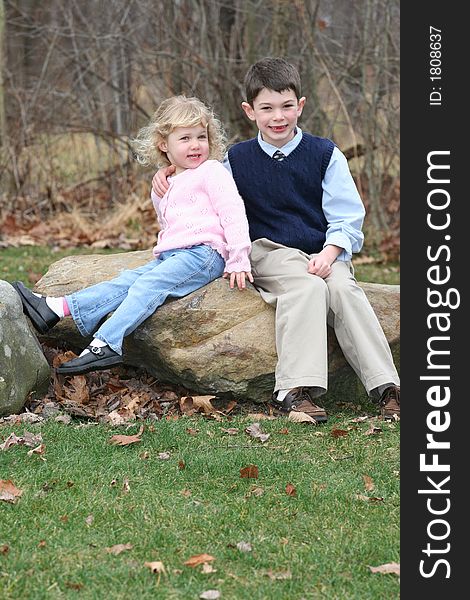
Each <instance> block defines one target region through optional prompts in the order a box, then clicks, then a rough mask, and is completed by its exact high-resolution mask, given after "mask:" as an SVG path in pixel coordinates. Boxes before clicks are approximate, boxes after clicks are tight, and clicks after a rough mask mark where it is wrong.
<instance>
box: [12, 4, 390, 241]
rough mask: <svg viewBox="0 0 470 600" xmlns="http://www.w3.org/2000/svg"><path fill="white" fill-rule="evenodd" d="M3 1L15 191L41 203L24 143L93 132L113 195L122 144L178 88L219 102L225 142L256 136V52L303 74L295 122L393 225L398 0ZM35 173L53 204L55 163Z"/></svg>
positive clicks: (126, 169)
mask: <svg viewBox="0 0 470 600" xmlns="http://www.w3.org/2000/svg"><path fill="white" fill-rule="evenodd" d="M3 5H4V11H3V13H0V15H2V14H3V20H2V18H1V17H0V32H1V31H2V29H1V25H2V23H4V30H5V47H6V50H7V56H6V60H5V57H4V59H3V60H4V65H3V67H4V68H3V74H4V80H3V88H2V86H1V85H0V119H2V116H1V115H2V114H3V115H5V116H6V119H5V118H3V121H2V120H0V125H1V123H3V125H1V127H2V129H1V130H0V131H1V132H2V140H3V139H6V129H7V126H6V122H8V128H10V129H11V130H14V131H15V136H14V139H11V138H10V139H9V143H8V170H9V172H10V175H11V177H10V179H8V178H5V177H2V186H5V185H6V183H5V182H7V181H10V184H9V186H10V190H9V192H10V194H12V193H13V194H29V195H30V196H31V197H36V198H37V199H38V200H40V198H44V190H43V189H42V188H41V189H40V188H39V187H38V185H37V181H39V179H38V178H34V177H33V176H32V173H33V170H32V163H31V161H30V154H31V153H28V151H27V150H28V148H30V147H31V144H33V143H34V144H38V143H41V144H45V143H49V141H50V140H51V139H52V138H51V136H55V135H62V136H63V135H64V134H67V133H68V134H77V133H80V132H82V133H86V134H87V135H90V134H91V135H92V136H93V138H94V139H95V140H96V147H97V148H98V147H99V149H100V150H99V155H103V150H102V148H103V146H102V145H101V144H102V142H103V141H104V142H105V143H106V145H107V147H109V149H110V150H109V152H110V155H112V156H113V157H114V158H113V161H114V164H115V165H116V168H117V171H114V172H107V182H108V185H109V188H110V193H111V195H112V196H114V197H119V195H120V194H123V193H125V189H126V188H125V187H123V186H122V185H121V183H122V179H123V178H126V177H128V176H129V174H130V173H131V172H132V166H131V160H130V158H131V156H130V153H129V152H128V142H129V138H130V137H132V136H133V135H135V133H136V132H137V130H138V128H139V127H140V126H141V125H142V124H144V123H145V122H146V121H147V119H148V118H149V115H150V114H151V112H152V111H153V110H154V108H155V106H156V105H157V104H158V102H160V101H161V100H162V99H163V98H164V97H166V96H169V95H172V94H178V93H185V94H188V95H197V96H199V97H200V98H201V99H203V100H204V101H206V102H207V103H209V104H211V105H212V106H214V108H215V110H216V112H217V113H218V115H219V117H220V118H221V120H222V121H223V122H224V124H225V126H226V128H227V132H228V134H229V139H230V141H231V142H233V141H237V140H239V139H245V138H247V137H249V136H252V135H254V134H255V131H254V129H253V125H252V123H251V122H249V121H248V120H247V119H246V118H245V116H244V114H243V113H242V111H241V109H240V103H241V101H242V100H243V99H244V98H243V86H242V81H243V77H244V74H245V72H246V70H247V68H248V66H249V65H250V64H251V63H252V62H254V61H255V60H258V59H259V58H262V57H264V56H268V55H277V56H280V55H281V56H284V57H286V58H287V59H288V60H291V61H292V62H294V63H295V64H296V65H297V66H298V68H299V71H300V73H301V77H302V82H303V93H304V94H305V95H306V96H307V99H308V102H307V104H306V107H305V110H304V113H303V115H302V120H301V126H302V127H304V128H305V129H306V130H309V131H311V132H312V133H315V134H317V135H323V136H328V137H331V138H332V139H333V140H334V141H335V142H336V143H337V144H338V145H339V146H340V147H341V149H343V150H345V151H346V153H347V155H348V156H349V157H351V159H352V162H351V166H352V168H353V170H354V172H355V176H356V180H357V182H358V185H359V188H360V191H362V192H363V194H364V195H365V197H366V200H367V202H368V204H369V215H370V217H368V218H370V221H371V223H373V225H374V226H375V227H376V228H378V229H380V230H381V231H386V230H387V228H388V227H389V225H390V221H389V215H388V213H387V210H386V207H387V202H388V201H389V199H390V196H391V193H392V190H393V189H394V185H395V184H396V183H397V182H398V178H399V171H398V149H399V147H398V144H399V135H398V111H399V104H398V98H399V95H398V81H399V79H398V69H399V46H398V28H399V1H398V0H358V1H357V2H354V3H351V2H350V1H349V0H329V1H328V2H327V1H325V0H293V1H288V0H273V1H272V2H268V1H267V0H232V1H231V2H227V0H175V1H172V2H170V1H168V0H109V1H108V2H106V3H102V2H97V1H96V0H44V1H43V2H41V3H37V2H34V0H3V2H0V7H2V8H3ZM0 10H1V9H0ZM0 39H1V35H0ZM1 56H2V54H1V53H0V58H1ZM3 56H4V55H3ZM0 63H1V61H0ZM0 82H1V80H0ZM2 89H3V97H4V102H3V105H4V108H3V112H2V108H1V107H2V101H1V98H2V95H1V90H2ZM116 157H118V160H117V163H116ZM41 167H42V168H43V169H46V168H47V169H49V171H48V173H49V175H48V177H49V181H48V183H47V185H46V186H45V188H44V189H46V190H47V189H48V190H49V191H48V192H47V194H48V196H47V197H48V198H49V200H50V203H51V204H52V205H53V204H54V198H55V196H56V193H57V190H59V189H60V188H61V186H63V185H64V183H61V181H60V177H59V176H58V175H54V173H55V172H57V168H56V166H54V164H53V160H52V158H51V159H50V161H49V163H48V162H47V161H43V164H42V165H41ZM113 173H114V174H113ZM41 190H42V191H41ZM120 190H121V191H120ZM110 197H111V196H110Z"/></svg>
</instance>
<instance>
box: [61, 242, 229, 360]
mask: <svg viewBox="0 0 470 600" xmlns="http://www.w3.org/2000/svg"><path fill="white" fill-rule="evenodd" d="M224 269H225V261H224V259H223V258H222V256H221V255H220V254H219V253H218V252H217V250H214V249H213V248H211V247H210V246H205V245H201V246H191V247H190V248H179V249H176V250H168V251H166V252H162V253H161V254H160V256H159V257H158V258H156V259H154V260H152V261H151V262H149V263H147V264H145V265H142V266H141V267H138V268H136V269H127V270H125V271H123V272H122V273H121V274H120V275H118V276H117V277H115V278H114V279H111V280H110V281H102V282H101V283H97V284H95V285H92V286H90V287H87V288H85V289H83V290H80V291H78V292H75V293H73V294H70V295H67V296H65V298H66V300H67V303H68V305H69V309H70V313H71V315H72V318H73V320H74V321H75V324H76V325H77V327H78V330H79V331H80V333H81V334H82V335H84V336H88V335H91V334H93V336H94V337H95V338H98V339H100V340H102V341H103V342H106V344H108V346H110V347H111V348H112V349H113V350H114V351H115V352H117V353H118V354H122V343H123V339H124V337H125V336H126V335H129V333H131V332H132V331H134V329H136V328H137V327H138V326H139V325H140V324H141V323H142V322H143V321H145V319H147V318H148V317H149V316H150V315H151V314H153V313H154V312H155V310H156V309H157V308H158V307H159V306H161V305H162V304H163V303H164V302H165V300H166V299H167V298H181V297H183V296H186V295H187V294H190V293H191V292H194V291H195V290H197V289H199V288H201V287H202V286H204V285H206V284H208V283H209V282H211V281H213V280H214V279H217V277H220V276H221V275H222V273H223V272H224ZM112 311H114V312H113V314H112V315H111V316H110V317H109V319H107V320H106V321H105V322H104V323H103V324H102V325H101V326H100V327H99V329H98V330H97V331H96V332H95V330H96V328H97V327H98V326H99V324H100V322H101V321H102V319H104V318H105V317H106V315H108V314H109V313H110V312H112Z"/></svg>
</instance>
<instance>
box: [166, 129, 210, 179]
mask: <svg viewBox="0 0 470 600" xmlns="http://www.w3.org/2000/svg"><path fill="white" fill-rule="evenodd" d="M158 147H159V148H160V150H161V151H162V152H165V153H166V155H167V157H168V160H169V161H170V162H171V164H172V165H174V166H175V167H176V173H175V174H176V175H178V173H181V172H182V171H184V170H186V169H195V168H196V167H199V165H202V163H203V162H204V161H206V160H207V159H208V158H209V139H208V137H207V129H206V127H204V126H203V125H202V124H201V125H196V126H195V127H176V129H173V131H172V132H171V133H170V134H169V136H168V138H167V139H166V140H165V141H163V142H160V143H159V144H158Z"/></svg>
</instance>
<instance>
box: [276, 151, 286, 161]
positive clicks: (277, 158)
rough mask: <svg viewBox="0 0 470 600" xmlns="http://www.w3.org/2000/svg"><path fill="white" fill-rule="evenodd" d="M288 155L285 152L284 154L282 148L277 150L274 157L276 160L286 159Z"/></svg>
mask: <svg viewBox="0 0 470 600" xmlns="http://www.w3.org/2000/svg"><path fill="white" fill-rule="evenodd" d="M285 157H286V155H285V154H283V153H282V152H281V151H280V150H276V152H275V153H274V154H273V158H274V160H279V161H280V160H284V159H285Z"/></svg>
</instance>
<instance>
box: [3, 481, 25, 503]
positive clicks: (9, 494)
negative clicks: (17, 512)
mask: <svg viewBox="0 0 470 600" xmlns="http://www.w3.org/2000/svg"><path fill="white" fill-rule="evenodd" d="M22 493H23V490H20V489H19V488H17V487H16V485H15V484H14V483H13V481H12V480H11V479H0V500H3V501H4V502H10V503H11V504H15V502H16V501H17V500H18V498H19V497H20V496H21V494H22Z"/></svg>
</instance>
